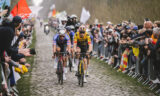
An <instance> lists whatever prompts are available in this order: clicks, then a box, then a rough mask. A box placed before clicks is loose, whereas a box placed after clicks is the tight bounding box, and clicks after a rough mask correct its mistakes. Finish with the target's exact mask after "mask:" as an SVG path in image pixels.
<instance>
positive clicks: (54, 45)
mask: <svg viewBox="0 0 160 96" xmlns="http://www.w3.org/2000/svg"><path fill="white" fill-rule="evenodd" d="M56 45H57V41H56V37H54V38H53V54H54V53H55V52H56Z"/></svg>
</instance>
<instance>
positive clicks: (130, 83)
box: [92, 58, 158, 96]
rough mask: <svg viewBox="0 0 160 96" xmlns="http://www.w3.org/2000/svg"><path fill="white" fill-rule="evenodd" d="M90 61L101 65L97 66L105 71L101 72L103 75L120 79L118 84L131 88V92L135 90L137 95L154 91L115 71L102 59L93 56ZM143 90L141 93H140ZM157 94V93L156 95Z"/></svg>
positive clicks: (140, 95)
mask: <svg viewBox="0 0 160 96" xmlns="http://www.w3.org/2000/svg"><path fill="white" fill-rule="evenodd" d="M92 61H94V62H95V64H98V65H101V66H99V67H101V68H103V69H104V70H105V71H104V72H103V74H104V75H107V76H109V77H112V78H113V80H118V81H121V82H120V83H119V84H120V85H122V86H127V87H128V88H130V89H131V90H132V92H137V93H138V94H139V96H142V94H143V93H145V94H151V93H154V92H153V91H151V90H149V89H148V86H144V85H142V83H141V82H140V83H139V82H137V79H133V78H131V77H129V76H128V75H126V74H123V73H122V72H117V70H115V69H113V68H112V67H111V66H110V65H108V64H106V63H105V62H104V61H100V60H98V59H96V58H93V59H92ZM142 92H143V93H142ZM155 95H156V94H155ZM157 96H158V95H157Z"/></svg>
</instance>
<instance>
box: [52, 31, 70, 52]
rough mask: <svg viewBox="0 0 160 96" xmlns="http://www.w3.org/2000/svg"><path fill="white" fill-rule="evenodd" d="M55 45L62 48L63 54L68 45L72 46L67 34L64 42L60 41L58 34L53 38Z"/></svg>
mask: <svg viewBox="0 0 160 96" xmlns="http://www.w3.org/2000/svg"><path fill="white" fill-rule="evenodd" d="M53 45H56V46H58V47H60V48H61V52H65V51H66V48H67V45H70V39H69V37H68V35H67V34H65V37H64V39H63V40H60V36H59V34H56V35H55V36H54V38H53Z"/></svg>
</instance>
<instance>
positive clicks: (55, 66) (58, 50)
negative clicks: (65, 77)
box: [54, 46, 61, 69]
mask: <svg viewBox="0 0 160 96" xmlns="http://www.w3.org/2000/svg"><path fill="white" fill-rule="evenodd" d="M60 50H61V48H60V47H59V46H57V48H56V52H57V53H58V52H60ZM57 55H58V54H56V56H55V59H54V68H55V69H57V64H58V56H57Z"/></svg>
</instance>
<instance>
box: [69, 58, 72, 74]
mask: <svg viewBox="0 0 160 96" xmlns="http://www.w3.org/2000/svg"><path fill="white" fill-rule="evenodd" d="M69 70H70V72H72V60H71V58H69Z"/></svg>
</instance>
